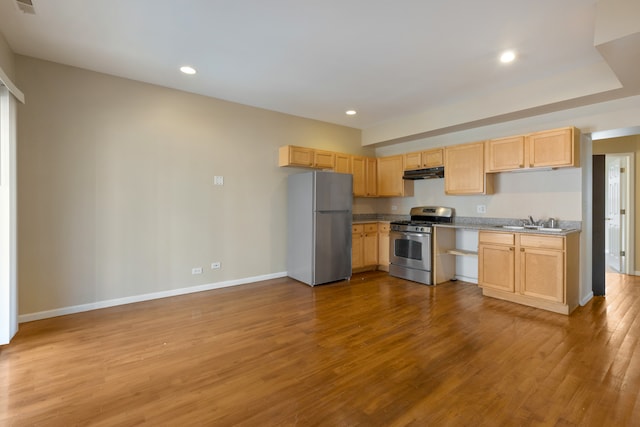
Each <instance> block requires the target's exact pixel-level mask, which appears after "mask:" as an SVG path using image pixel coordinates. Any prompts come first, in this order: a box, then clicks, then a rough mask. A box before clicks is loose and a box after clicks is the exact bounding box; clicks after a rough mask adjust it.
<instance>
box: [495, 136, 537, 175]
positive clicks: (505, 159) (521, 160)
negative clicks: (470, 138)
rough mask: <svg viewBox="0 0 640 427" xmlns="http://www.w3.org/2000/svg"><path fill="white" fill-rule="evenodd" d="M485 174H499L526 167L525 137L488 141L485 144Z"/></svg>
mask: <svg viewBox="0 0 640 427" xmlns="http://www.w3.org/2000/svg"><path fill="white" fill-rule="evenodd" d="M485 151H486V152H485V154H486V158H487V172H501V171H510V170H516V169H522V168H524V167H526V166H525V165H526V163H525V162H526V160H527V159H526V158H525V157H528V154H529V153H527V152H526V150H525V137H524V136H512V137H508V138H500V139H490V140H489V141H486V142H485Z"/></svg>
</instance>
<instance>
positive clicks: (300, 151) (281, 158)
mask: <svg viewBox="0 0 640 427" xmlns="http://www.w3.org/2000/svg"><path fill="white" fill-rule="evenodd" d="M314 151H315V150H314V149H313V148H306V147H295V146H293V145H284V146H282V147H280V150H279V152H278V166H302V167H307V168H311V167H313V161H314V158H313V156H314Z"/></svg>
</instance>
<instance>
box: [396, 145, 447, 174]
mask: <svg viewBox="0 0 640 427" xmlns="http://www.w3.org/2000/svg"><path fill="white" fill-rule="evenodd" d="M442 165H444V158H443V150H442V148H435V149H433V150H425V151H418V152H415V153H407V154H405V155H404V170H413V169H423V168H435V167H438V166H442Z"/></svg>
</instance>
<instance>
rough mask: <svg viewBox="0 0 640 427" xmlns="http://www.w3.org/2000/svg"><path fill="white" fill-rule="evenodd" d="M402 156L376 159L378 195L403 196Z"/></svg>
mask: <svg viewBox="0 0 640 427" xmlns="http://www.w3.org/2000/svg"><path fill="white" fill-rule="evenodd" d="M403 163H404V159H403V156H391V157H381V158H379V159H378V196H403V195H404V182H403V181H404V180H403V179H402V175H403V171H404V168H403Z"/></svg>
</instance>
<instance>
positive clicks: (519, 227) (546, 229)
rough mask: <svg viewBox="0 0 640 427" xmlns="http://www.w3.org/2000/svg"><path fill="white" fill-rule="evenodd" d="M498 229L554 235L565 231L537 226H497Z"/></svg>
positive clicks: (563, 229) (564, 229)
mask: <svg viewBox="0 0 640 427" xmlns="http://www.w3.org/2000/svg"><path fill="white" fill-rule="evenodd" d="M498 228H503V229H505V230H535V231H549V232H555V233H559V232H562V231H567V229H566V228H555V227H542V226H539V225H499V226H498Z"/></svg>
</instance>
